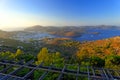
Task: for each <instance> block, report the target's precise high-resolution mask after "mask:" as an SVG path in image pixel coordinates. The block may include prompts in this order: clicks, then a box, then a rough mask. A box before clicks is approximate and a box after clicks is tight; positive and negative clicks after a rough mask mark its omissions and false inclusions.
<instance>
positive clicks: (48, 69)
mask: <svg viewBox="0 0 120 80" xmlns="http://www.w3.org/2000/svg"><path fill="white" fill-rule="evenodd" d="M33 63H34V60H31V61H29V62H27V63H24V61H20V62H14V61H8V60H1V61H0V66H1V67H2V68H1V69H0V80H34V79H33V75H34V74H33V73H34V71H36V70H39V71H40V70H42V71H43V74H42V75H41V76H40V77H39V79H38V80H45V77H47V75H48V74H49V73H54V74H58V77H57V78H56V79H54V80H66V79H65V76H66V75H70V76H73V79H72V80H120V70H110V69H104V68H94V67H90V66H80V65H71V64H65V65H64V66H63V68H57V67H55V66H54V65H53V64H51V65H50V66H44V65H43V64H44V63H41V64H40V65H38V66H36V65H34V64H33ZM69 66H77V69H76V70H73V69H69ZM12 68H14V69H12ZM24 68H26V69H28V70H29V72H28V73H26V74H25V75H17V73H18V72H20V71H22V69H24ZM49 77H50V76H49ZM66 77H67V76H66ZM68 80H69V79H68Z"/></svg>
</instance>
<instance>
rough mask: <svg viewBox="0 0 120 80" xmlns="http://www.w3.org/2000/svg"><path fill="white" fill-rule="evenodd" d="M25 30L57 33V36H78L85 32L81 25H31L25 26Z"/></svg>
mask: <svg viewBox="0 0 120 80" xmlns="http://www.w3.org/2000/svg"><path fill="white" fill-rule="evenodd" d="M25 31H35V32H36V31H38V32H47V33H49V34H53V35H57V36H65V37H76V36H80V35H81V34H82V33H84V32H85V29H84V28H83V27H76V26H65V27H64V26H62V27H56V26H40V25H36V26H32V27H29V28H26V29H25Z"/></svg>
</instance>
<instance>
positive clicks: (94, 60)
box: [90, 56, 105, 67]
mask: <svg viewBox="0 0 120 80" xmlns="http://www.w3.org/2000/svg"><path fill="white" fill-rule="evenodd" d="M90 65H91V66H94V67H103V66H104V65H105V60H104V59H101V58H100V57H97V56H92V57H91V58H90Z"/></svg>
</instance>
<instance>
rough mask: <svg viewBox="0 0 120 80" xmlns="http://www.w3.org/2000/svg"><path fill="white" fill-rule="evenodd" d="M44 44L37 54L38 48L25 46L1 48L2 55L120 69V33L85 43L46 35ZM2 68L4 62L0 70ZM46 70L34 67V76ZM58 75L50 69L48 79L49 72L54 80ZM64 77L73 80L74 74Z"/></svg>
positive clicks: (54, 62) (60, 64)
mask: <svg viewBox="0 0 120 80" xmlns="http://www.w3.org/2000/svg"><path fill="white" fill-rule="evenodd" d="M33 43H34V41H33ZM43 43H44V44H43ZM38 45H39V44H38ZM34 46H35V45H34ZM42 46H43V47H41V46H38V48H39V49H40V51H39V52H38V53H36V54H37V55H35V54H34V53H35V52H34V53H32V50H31V52H30V53H28V52H27V53H26V51H25V49H20V48H18V49H16V52H12V50H11V51H9V50H8V51H1V52H0V59H7V60H15V61H20V60H25V62H28V61H30V60H31V59H33V60H34V61H35V62H34V64H35V65H36V66H37V65H39V64H41V63H42V62H43V63H44V64H43V65H44V66H50V65H51V64H54V66H55V67H58V68H61V67H63V64H65V63H68V64H80V65H82V66H93V67H104V68H110V69H120V37H114V38H110V39H105V40H98V41H93V42H83V43H80V42H77V41H73V40H69V39H48V38H46V39H44V40H43V41H42ZM4 47H6V46H4ZM28 49H31V48H28ZM33 49H34V48H33ZM36 52H37V51H36ZM2 68H3V67H2V66H1V67H0V70H1V69H2ZM67 69H72V70H76V69H77V67H76V66H74V67H73V66H69V67H67ZM12 70H14V68H13V69H12V68H11V69H10V70H9V71H8V72H7V73H9V72H10V71H12ZM80 70H81V71H84V70H85V69H84V68H82V67H81V68H80ZM27 72H29V69H26V68H24V69H22V71H20V72H18V73H17V74H16V75H20V76H24V75H25V74H26V73H27ZM43 73H44V71H41V70H36V71H34V80H37V79H38V78H39V76H41V75H42V74H43ZM58 75H59V74H56V73H49V75H48V76H47V77H46V79H45V80H49V78H48V77H49V76H51V77H50V78H51V80H54V79H56V78H57V76H58ZM64 79H69V80H72V79H74V77H72V76H69V75H65V76H64ZM82 79H83V80H85V79H86V78H80V80H82Z"/></svg>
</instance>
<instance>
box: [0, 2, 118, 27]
mask: <svg viewBox="0 0 120 80" xmlns="http://www.w3.org/2000/svg"><path fill="white" fill-rule="evenodd" d="M102 24H106V25H120V0H0V29H13V28H18V29H20V28H24V27H26V26H32V25H45V26H47V25H50V26H51V25H57V26H63V25H76V26H78V25H102Z"/></svg>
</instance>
